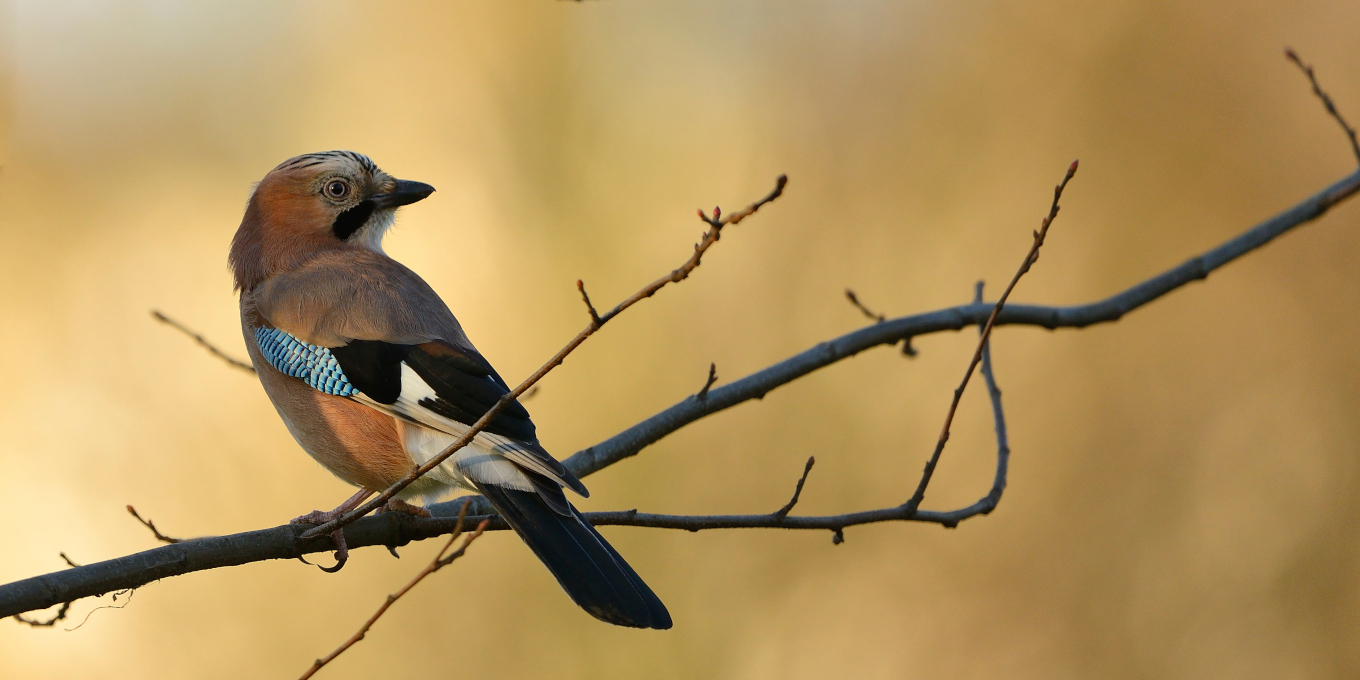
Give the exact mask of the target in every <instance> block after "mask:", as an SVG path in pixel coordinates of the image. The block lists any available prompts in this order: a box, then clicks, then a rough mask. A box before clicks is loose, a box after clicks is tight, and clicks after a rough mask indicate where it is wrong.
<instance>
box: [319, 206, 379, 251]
mask: <svg viewBox="0 0 1360 680" xmlns="http://www.w3.org/2000/svg"><path fill="white" fill-rule="evenodd" d="M377 207H378V206H377V205H375V204H374V203H373V201H361V202H360V203H359V204H358V205H356V206H354V207H353V208H350V209H349V210H346V211H345V212H342V213H340V214H339V215H336V216H335V224H332V225H331V231H332V232H334V233H335V237H336V238H338V239H340V240H341V241H344V240H346V239H348V238H349V237H351V236H353V235H354V232H356V231H359V228H360V227H362V226H364V224H366V223H367V222H368V218H370V217H372V216H373V211H374V210H375V209H376V208H377Z"/></svg>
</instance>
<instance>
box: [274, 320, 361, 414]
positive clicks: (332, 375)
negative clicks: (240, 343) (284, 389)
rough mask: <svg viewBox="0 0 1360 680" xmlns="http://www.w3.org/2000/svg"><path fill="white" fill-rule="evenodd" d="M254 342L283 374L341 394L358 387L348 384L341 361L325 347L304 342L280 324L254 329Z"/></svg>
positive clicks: (351, 392) (326, 391)
mask: <svg viewBox="0 0 1360 680" xmlns="http://www.w3.org/2000/svg"><path fill="white" fill-rule="evenodd" d="M255 344H256V345H259V347H260V353H261V354H263V355H264V359H265V361H268V362H269V365H270V366H273V367H274V368H277V369H278V370H279V372H280V373H282V374H284V375H288V376H292V377H294V378H301V379H302V380H303V381H304V382H306V383H307V384H308V385H311V386H312V388H313V389H316V390H320V391H322V392H325V393H326V394H334V395H336V396H340V397H348V396H350V395H353V394H355V393H356V392H358V391H359V390H356V389H354V386H353V385H351V384H349V379H348V378H346V377H345V372H344V371H342V370H340V362H338V361H336V360H335V355H334V354H331V351H330V350H329V349H326V348H325V347H320V346H318V345H312V344H309V343H306V342H303V341H301V340H298V339H297V338H295V337H293V336H292V335H289V334H288V333H285V332H283V331H281V330H279V329H277V328H257V329H255Z"/></svg>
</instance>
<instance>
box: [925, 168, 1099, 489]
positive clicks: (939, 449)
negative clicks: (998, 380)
mask: <svg viewBox="0 0 1360 680" xmlns="http://www.w3.org/2000/svg"><path fill="white" fill-rule="evenodd" d="M1075 174H1077V161H1072V165H1070V166H1068V167H1067V174H1066V175H1064V176H1063V180H1062V183H1061V184H1059V185H1058V186H1056V187H1053V204H1052V205H1051V206H1050V207H1049V209H1048V216H1047V217H1045V218H1044V221H1043V223H1042V224H1041V225H1039V229H1038V231H1035V232H1034V243H1033V244H1032V245H1030V247H1029V253H1027V254H1026V255H1025V260H1024V261H1023V262H1021V263H1020V268H1019V269H1017V270H1016V272H1015V276H1013V277H1011V282H1010V284H1009V285H1007V286H1006V291H1005V292H1003V293H1002V294H1001V297H1000V298H998V299H997V301H996V306H994V307H992V313H991V315H990V316H988V317H987V323H986V325H984V326H983V327H982V336H981V337H980V338H978V344H977V349H975V350H973V359H972V360H971V361H969V362H968V370H967V371H965V372H964V374H963V381H962V382H960V383H959V386H958V388H957V389H955V390H954V400H953V401H951V402H950V403H949V413H947V414H945V417H944V427H942V428H941V429H940V438H939V440H938V441H936V442H935V451H934V452H933V453H931V454H930V460H929V461H927V462H926V467H925V470H924V471H923V472H922V473H921V481H920V482H918V483H917V484H916V492H915V493H913V494H912V495H911V498H910V499H909V500H908V501H907V503H906V508H907V511H908V512H911V513H915V512H916V510H917V509H918V508H920V507H921V501H922V500H924V499H925V496H926V487H927V486H930V478H931V477H932V476H933V475H934V474H935V466H936V465H937V464H939V462H940V454H941V453H943V452H944V446H945V444H946V443H947V442H948V441H949V426H950V425H952V424H953V422H954V414H955V413H956V412H957V411H958V409H959V400H961V399H963V391H964V390H965V389H967V388H968V380H969V379H970V378H972V377H973V371H974V370H976V369H977V366H978V364H979V363H981V362H982V350H983V348H984V347H986V346H987V340H988V339H989V338H991V336H992V328H993V327H994V326H995V324H996V317H997V315H998V314H1000V313H1001V308H1002V307H1004V306H1005V305H1006V298H1008V297H1010V295H1011V291H1012V290H1015V284H1016V283H1019V281H1020V277H1022V276H1024V275H1025V273H1026V272H1028V271H1029V269H1030V267H1032V266H1034V263H1035V262H1038V261H1039V248H1040V247H1042V246H1043V245H1044V238H1045V237H1047V236H1048V228H1049V226H1050V225H1052V224H1053V219H1054V218H1056V217H1057V216H1058V200H1059V199H1061V198H1062V192H1063V189H1065V188H1067V183H1068V182H1070V181H1072V176H1073V175H1075Z"/></svg>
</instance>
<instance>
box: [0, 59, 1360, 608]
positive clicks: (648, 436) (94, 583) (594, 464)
mask: <svg viewBox="0 0 1360 680" xmlns="http://www.w3.org/2000/svg"><path fill="white" fill-rule="evenodd" d="M1296 63H1300V64H1301V62H1298V61H1296ZM1304 72H1305V73H1306V74H1308V75H1309V76H1310V80H1311V81H1312V82H1313V84H1314V88H1315V94H1318V96H1319V98H1321V99H1323V103H1324V105H1325V106H1327V108H1328V110H1329V113H1332V112H1334V111H1335V106H1334V105H1332V104H1331V100H1330V97H1326V96H1325V94H1324V93H1322V91H1321V88H1319V87H1317V84H1316V80H1315V79H1314V78H1312V74H1311V72H1310V69H1308V68H1307V67H1304ZM1333 117H1335V118H1337V120H1338V122H1339V123H1341V124H1342V125H1343V128H1344V129H1346V130H1347V135H1348V137H1352V138H1353V133H1352V131H1351V128H1350V127H1349V125H1347V124H1346V123H1345V122H1344V120H1343V119H1341V117H1340V115H1339V114H1337V113H1333ZM1355 148H1356V146H1355V144H1354V143H1353V144H1352V149H1353V150H1354V149H1355ZM782 188H783V179H782V178H781V181H780V183H779V185H778V186H777V187H776V189H775V191H774V192H772V193H771V195H770V196H768V197H766V199H764V200H763V201H760V202H757V203H755V204H752V206H750V207H749V208H748V209H747V210H744V211H742V212H739V213H737V214H735V215H733V216H729V218H728V219H726V220H721V221H719V220H718V216H719V215H720V212H719V211H715V214H714V217H713V218H712V220H710V218H709V217H707V216H704V215H702V211H701V217H703V219H704V220H705V221H706V222H709V224H710V225H711V226H714V227H716V226H717V225H714V222H719V223H720V224H721V223H726V224H734V223H736V222H738V221H740V219H742V218H744V217H746V216H747V215H749V214H751V213H753V212H754V211H755V209H757V208H759V207H760V206H761V205H763V204H764V203H766V202H768V201H770V200H773V199H774V198H776V197H778V195H779V193H780V192H781V190H782ZM1358 190H1360V171H1357V172H1354V173H1352V174H1350V175H1347V176H1346V177H1344V178H1342V179H1341V180H1339V181H1337V182H1336V183H1334V184H1332V185H1331V186H1328V187H1327V188H1325V189H1323V190H1322V191H1320V192H1318V193H1317V194H1315V195H1313V196H1311V197H1309V198H1307V199H1305V200H1304V201H1302V202H1300V203H1298V204H1297V205H1295V206H1293V207H1291V208H1289V209H1287V210H1285V211H1284V212H1281V213H1280V214H1278V215H1276V216H1274V217H1272V218H1270V219H1268V220H1265V221H1264V222H1261V223H1260V224H1258V225H1256V226H1254V227H1252V228H1250V229H1248V230H1247V231H1245V232H1243V233H1242V234H1240V235H1238V236H1237V237H1235V238H1233V239H1230V240H1229V241H1227V242H1225V243H1223V244H1221V245H1220V246H1218V247H1216V248H1214V249H1212V250H1209V251H1207V252H1205V253H1203V254H1201V255H1198V256H1196V257H1193V258H1191V259H1189V260H1187V261H1186V262H1184V263H1182V264H1181V265H1179V266H1177V267H1173V268H1171V269H1169V270H1167V271H1165V272H1163V273H1161V274H1158V275H1156V276H1154V277H1152V278H1149V279H1147V280H1145V281H1142V282H1140V283H1138V284H1136V285H1134V286H1132V287H1130V288H1128V289H1126V290H1124V291H1122V292H1119V293H1117V294H1115V295H1112V296H1110V297H1108V298H1106V299H1104V300H1099V301H1096V302H1092V303H1089V304H1085V305H1075V306H1068V307H1052V306H1039V305H1015V304H1011V305H1007V306H1006V307H1005V308H1004V309H1003V310H1001V311H1000V312H999V313H998V314H997V315H996V317H995V319H994V320H993V326H996V325H1012V324H1014V325H1031V326H1041V327H1044V328H1048V329H1056V328H1085V327H1086V326H1089V325H1092V324H1097V323H1105V322H1112V321H1117V320H1118V319H1120V318H1121V317H1123V315H1125V314H1127V313H1129V312H1131V311H1133V310H1135V309H1137V308H1139V307H1142V306H1143V305H1146V304H1148V303H1150V302H1152V301H1154V300H1156V299H1158V298H1160V297H1161V296H1163V295H1166V294H1167V293H1169V292H1171V291H1173V290H1175V289H1177V288H1180V287H1181V286H1184V285H1186V284H1187V283H1190V282H1192V281H1197V280H1201V279H1204V278H1206V277H1208V275H1209V273H1210V272H1212V271H1214V270H1216V269H1218V268H1220V267H1222V266H1224V265H1226V264H1228V263H1229V262H1232V261H1233V260H1236V259H1237V258H1239V257H1241V256H1243V255H1245V254H1246V253H1248V252H1251V251H1252V250H1255V249H1256V248H1259V247H1261V246H1263V245H1265V244H1266V243H1269V242H1270V241H1272V240H1274V239H1275V238H1278V237H1279V236H1281V235H1282V234H1284V233H1286V232H1288V231H1290V230H1292V229H1294V228H1296V227H1298V226H1300V225H1303V224H1306V223H1308V222H1311V221H1313V220H1315V219H1317V218H1318V217H1320V216H1322V215H1323V214H1325V213H1326V212H1327V211H1328V210H1330V209H1331V208H1333V207H1335V206H1336V205H1337V204H1339V203H1341V202H1342V201H1345V200H1346V199H1348V198H1350V197H1351V196H1352V195H1354V194H1355V193H1356V192H1357V191H1358ZM710 234H712V236H713V238H712V241H716V240H717V233H716V229H715V230H711V231H710ZM710 234H706V235H705V240H704V242H703V243H701V244H700V245H696V247H695V255H694V257H693V258H692V259H691V260H690V262H688V263H686V265H684V266H682V267H681V268H680V269H677V270H676V271H675V272H672V275H671V276H670V277H666V278H664V279H662V280H660V281H658V282H657V283H653V284H652V285H651V286H648V287H647V288H644V289H643V290H642V291H640V292H639V293H638V294H636V295H635V296H634V297H632V298H629V299H628V300H625V301H624V302H623V303H620V305H619V306H617V307H615V308H614V309H613V310H611V311H610V312H609V313H607V314H605V315H604V316H602V317H600V323H601V324H603V323H605V322H607V321H608V320H609V319H610V318H612V317H613V316H614V315H616V314H617V313H619V312H621V311H622V310H623V309H626V308H627V307H628V306H630V305H631V304H633V303H635V302H636V301H637V300H638V299H641V297H647V296H650V295H652V294H654V293H655V292H656V290H659V288H660V287H661V285H665V283H668V282H671V281H678V280H683V279H684V278H685V277H686V276H688V274H689V272H690V271H692V270H693V268H694V267H695V266H697V265H698V261H699V258H700V256H701V255H702V252H703V251H704V250H706V249H707V247H708V246H710V245H711V242H710V240H709V235H710ZM658 283H659V284H660V285H658ZM993 309H994V307H993V306H991V305H985V304H982V303H981V302H974V303H973V304H971V305H962V306H958V307H951V308H946V309H940V310H936V311H933V312H927V313H923V314H916V315H912V316H906V317H900V318H897V319H889V320H885V321H883V322H881V323H875V324H874V325H871V326H868V327H866V328H862V329H859V330H856V331H854V332H851V333H848V334H845V335H843V336H841V337H838V338H835V339H833V340H830V341H827V342H823V343H821V344H819V345H818V346H816V347H814V348H812V349H809V350H807V351H805V352H803V353H801V354H798V355H796V356H794V357H791V358H789V359H787V360H785V361H782V362H779V363H777V364H775V365H773V366H770V367H767V368H765V369H763V370H761V371H758V372H756V373H753V374H751V375H749V376H747V377H745V378H742V379H740V380H737V381H734V382H732V383H729V384H727V385H724V386H722V387H719V388H716V389H713V390H711V391H710V392H708V393H707V394H706V398H704V399H702V400H701V399H698V398H697V395H695V396H691V397H688V398H686V399H685V400H683V401H681V402H679V403H677V404H675V405H674V406H672V407H670V408H668V409H666V410H665V411H662V412H661V413H658V414H656V415H654V416H652V417H650V418H648V419H646V420H644V421H642V422H641V423H638V424H637V425H634V426H633V427H630V428H628V429H627V430H624V431H623V432H621V433H619V434H618V435H615V436H614V437H611V438H610V439H608V440H606V441H604V442H601V443H599V444H596V445H595V446H592V447H589V448H587V449H585V450H582V451H579V452H577V453H576V454H575V455H573V456H572V457H571V458H569V459H568V460H567V461H565V462H566V464H567V465H568V466H569V467H570V468H571V469H572V471H573V472H575V473H576V474H577V475H578V476H582V477H584V476H586V475H589V474H591V473H593V472H597V471H599V470H601V469H603V468H605V467H607V466H609V465H612V464H614V463H617V462H619V461H620V460H623V459H625V458H628V457H630V456H633V455H636V454H637V453H638V452H639V451H641V450H642V449H643V448H645V447H647V446H648V445H650V444H652V443H655V442H656V441H658V440H660V439H662V438H664V437H665V436H667V435H669V434H670V433H672V432H674V431H676V430H678V429H679V428H681V427H684V426H685V425H687V424H689V423H691V422H694V421H695V420H699V419H700V418H703V417H705V416H707V415H710V414H713V413H717V412H719V411H722V410H725V409H727V408H730V407H732V406H734V405H736V404H739V403H742V402H745V401H747V400H749V399H756V398H760V397H763V396H764V395H765V394H766V393H767V392H769V391H770V390H772V389H776V388H778V387H779V386H781V385H784V384H787V383H789V382H792V381H794V380H796V379H798V378H800V377H802V376H804V375H807V374H808V373H811V372H812V371H815V370H817V369H819V368H822V367H825V366H828V365H830V364H832V363H835V362H837V361H840V360H841V359H844V358H846V357H850V356H854V355H856V354H858V353H859V352H862V351H864V350H866V349H869V348H872V347H875V346H878V345H883V344H895V343H898V342H903V341H906V343H907V344H906V347H908V348H909V347H910V344H909V343H910V340H911V338H913V337H915V336H917V335H925V334H929V333H937V332H940V331H945V330H955V331H956V330H960V329H961V328H963V327H964V326H967V325H981V324H985V323H986V322H987V320H988V319H989V318H990V317H991V312H992V311H993ZM154 315H155V317H156V318H157V320H160V321H163V322H166V323H170V324H171V325H173V326H175V327H176V328H179V329H180V330H182V331H184V332H186V333H188V334H189V335H190V336H191V337H194V339H195V340H196V341H198V342H199V343H200V344H202V345H203V346H205V347H206V348H208V349H209V350H210V351H213V353H214V354H216V355H218V356H219V357H221V358H223V359H226V360H229V362H230V363H232V365H236V366H238V367H240V368H243V369H249V370H253V368H251V367H249V366H248V365H245V364H244V363H243V362H236V361H235V360H231V358H230V357H227V356H225V355H224V354H223V353H221V352H220V351H217V350H216V349H215V348H214V347H213V346H212V345H211V344H209V343H207V341H206V340H203V339H202V337H201V336H199V335H197V334H196V333H193V332H192V331H188V330H187V329H185V328H184V327H183V326H181V325H179V324H178V323H175V322H172V321H171V320H169V319H168V317H165V316H164V315H162V314H160V313H154ZM594 324H595V322H594V319H592V326H594ZM589 332H590V331H589V329H588V331H585V332H583V334H582V335H583V336H585V335H588V334H589ZM581 339H583V337H582V338H581ZM573 342H574V344H570V345H568V347H567V348H564V350H563V352H560V353H559V354H558V356H557V357H555V358H554V360H553V362H550V366H551V365H556V363H560V361H561V359H562V358H564V357H565V355H566V353H569V352H570V350H571V349H572V348H574V347H575V345H576V344H579V342H580V340H577V341H573ZM550 366H549V367H550ZM980 366H981V369H980V370H981V373H982V375H983V377H984V379H985V380H986V381H987V385H988V392H989V394H990V396H991V399H992V407H993V415H994V419H995V425H996V434H997V443H998V452H997V453H998V455H997V469H996V477H995V481H994V483H993V486H992V489H991V490H990V492H989V493H988V494H987V495H986V496H984V497H983V498H981V499H979V500H978V501H977V502H975V503H973V504H972V505H969V506H967V507H964V508H959V509H956V510H952V511H946V512H936V511H930V510H920V509H917V510H915V511H913V512H908V511H907V508H906V505H905V504H904V505H902V506H898V507H896V508H885V509H881V510H869V511H863V512H854V513H847V514H842V515H834V516H824V517H789V516H787V515H784V516H782V517H781V516H778V515H777V513H771V514H769V515H708V516H681V515H656V514H644V513H639V512H637V511H635V510H630V511H624V512H603V513H587V514H586V515H585V516H586V518H587V519H588V520H589V521H590V522H592V523H593V524H595V525H598V526H605V525H621V526H645V527H656V528H667V529H684V530H687V531H699V530H703V529H719V528H757V527H771V528H776V527H777V528H785V529H827V530H831V531H833V532H834V538H833V541H834V542H837V543H839V542H840V540H841V539H842V537H843V534H842V530H843V529H844V528H845V527H848V526H854V525H858V524H865V523H872V522H882V521H894V520H897V521H917V522H931V523H936V524H941V525H943V526H946V527H953V526H957V524H958V523H959V522H960V521H962V520H964V519H967V518H969V517H973V516H975V515H979V514H986V513H989V512H991V510H993V509H994V508H995V507H996V504H997V502H998V501H999V499H1000V497H1001V494H1002V492H1003V491H1004V489H1005V484H1006V472H1007V468H1008V461H1009V453H1010V450H1009V446H1008V443H1007V440H1006V427H1005V422H1004V418H1003V413H1002V410H1001V401H1000V396H1001V393H1000V390H999V389H997V388H996V385H995V381H994V379H993V377H992V370H991V358H990V341H988V343H986V344H985V345H984V349H983V352H982V358H981V362H980ZM544 372H546V370H545V369H540V372H539V373H540V374H541V373H544ZM536 375H538V374H536ZM525 387H526V385H521V386H520V388H518V389H517V390H516V391H515V392H514V393H512V395H511V397H510V398H513V397H514V396H515V395H518V394H520V393H522V392H523V391H524V389H525ZM500 407H503V403H502V404H501V405H498V407H497V408H496V409H493V411H492V413H493V414H494V412H495V411H496V410H498V409H499V408H500ZM455 503H456V504H458V505H461V502H460V501H455V502H450V503H440V504H436V505H434V506H431V510H433V511H435V515H436V517H433V518H430V519H421V518H414V517H410V516H409V515H405V514H403V513H386V514H383V515H378V516H374V517H366V518H364V519H362V520H359V521H357V522H353V523H352V524H349V525H348V526H346V527H345V528H344V532H345V537H346V540H347V542H348V543H349V544H350V545H351V546H353V547H362V546H371V545H381V546H385V547H388V548H390V549H394V548H396V547H399V546H402V545H405V544H407V543H409V542H410V541H413V540H423V539H426V538H431V537H434V536H440V535H444V534H448V533H450V532H452V531H454V530H455V529H456V528H457V527H456V524H455V523H453V522H451V521H450V520H449V519H448V517H447V515H449V514H450V511H449V508H450V507H451V506H453V505H454V504H455ZM441 506H442V507H441ZM469 512H476V513H478V514H479V515H485V514H486V513H489V512H490V506H489V504H488V503H486V501H485V499H483V498H480V497H473V498H472V500H471V508H470V509H469ZM441 515H443V516H441ZM468 519H470V520H485V521H487V524H486V530H488V531H490V530H503V529H506V528H507V527H506V525H505V523H504V522H503V521H502V520H500V518H498V517H494V516H470V517H469V518H468ZM318 529H323V528H318ZM306 531H307V530H306V529H304V527H302V526H298V525H283V526H279V527H274V528H271V529H262V530H258V531H250V532H245V533H240V534H233V535H230V536H218V537H205V538H197V539H191V540H188V541H184V542H181V543H175V544H172V545H166V546H161V547H158V548H154V549H151V550H146V551H143V552H140V553H136V554H133V555H127V556H124V557H119V558H115V559H112V560H107V561H104V562H97V563H94V564H89V565H84V566H80V567H75V568H72V569H69V570H66V571H63V572H55V573H52V574H46V575H43V576H37V577H33V578H29V579H24V580H21V581H16V582H13V583H9V584H4V585H0V616H13V615H17V614H21V613H24V612H29V611H34V610H39V609H46V608H48V607H53V606H56V605H59V604H63V603H69V602H71V601H73V600H76V599H80V598H83V597H91V596H96V595H101V594H104V593H108V592H112V591H119V590H125V589H128V588H135V587H138V586H141V585H144V584H146V583H149V582H151V581H155V580H158V579H162V578H168V577H171V576H177V575H181V574H186V573H190V572H194V571H202V570H206V569H215V568H218V567H226V566H235V565H241V564H248V563H251V562H258V561H263V560H268V559H293V558H296V557H299V556H301V555H303V554H307V553H313V552H322V551H329V550H332V549H334V546H333V544H332V542H331V540H330V538H329V536H319V537H313V538H304V537H303V533H304V532H306ZM313 531H316V530H313Z"/></svg>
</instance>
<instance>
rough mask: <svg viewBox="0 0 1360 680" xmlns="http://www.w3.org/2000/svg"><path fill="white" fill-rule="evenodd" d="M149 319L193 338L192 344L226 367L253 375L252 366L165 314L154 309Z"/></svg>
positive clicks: (253, 368) (253, 369)
mask: <svg viewBox="0 0 1360 680" xmlns="http://www.w3.org/2000/svg"><path fill="white" fill-rule="evenodd" d="M151 317H152V318H154V319H155V320H157V321H159V322H161V323H163V324H165V325H167V326H170V327H171V328H174V329H175V330H177V331H179V332H181V333H183V334H185V335H187V336H189V337H191V338H193V339H194V342H197V343H198V344H199V345H200V346H202V347H203V348H204V349H206V350H208V351H209V352H211V353H212V354H213V356H215V357H217V358H218V359H221V360H222V361H225V362H227V364H228V365H230V366H235V367H236V368H239V369H241V370H243V371H250V372H251V373H254V372H255V367H254V366H251V365H250V363H249V362H245V361H241V360H240V359H237V358H235V357H232V356H231V355H229V354H227V353H226V352H223V351H222V350H220V349H217V347H216V346H215V345H213V344H212V343H211V342H208V339H207V338H205V337H203V336H202V335H200V334H199V333H197V332H196V331H193V330H190V329H189V328H188V327H187V326H185V325H184V324H182V323H180V322H178V321H175V320H174V319H172V318H170V317H168V316H166V315H165V314H162V313H161V312H160V311H158V310H155V309H153V310H151Z"/></svg>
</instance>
